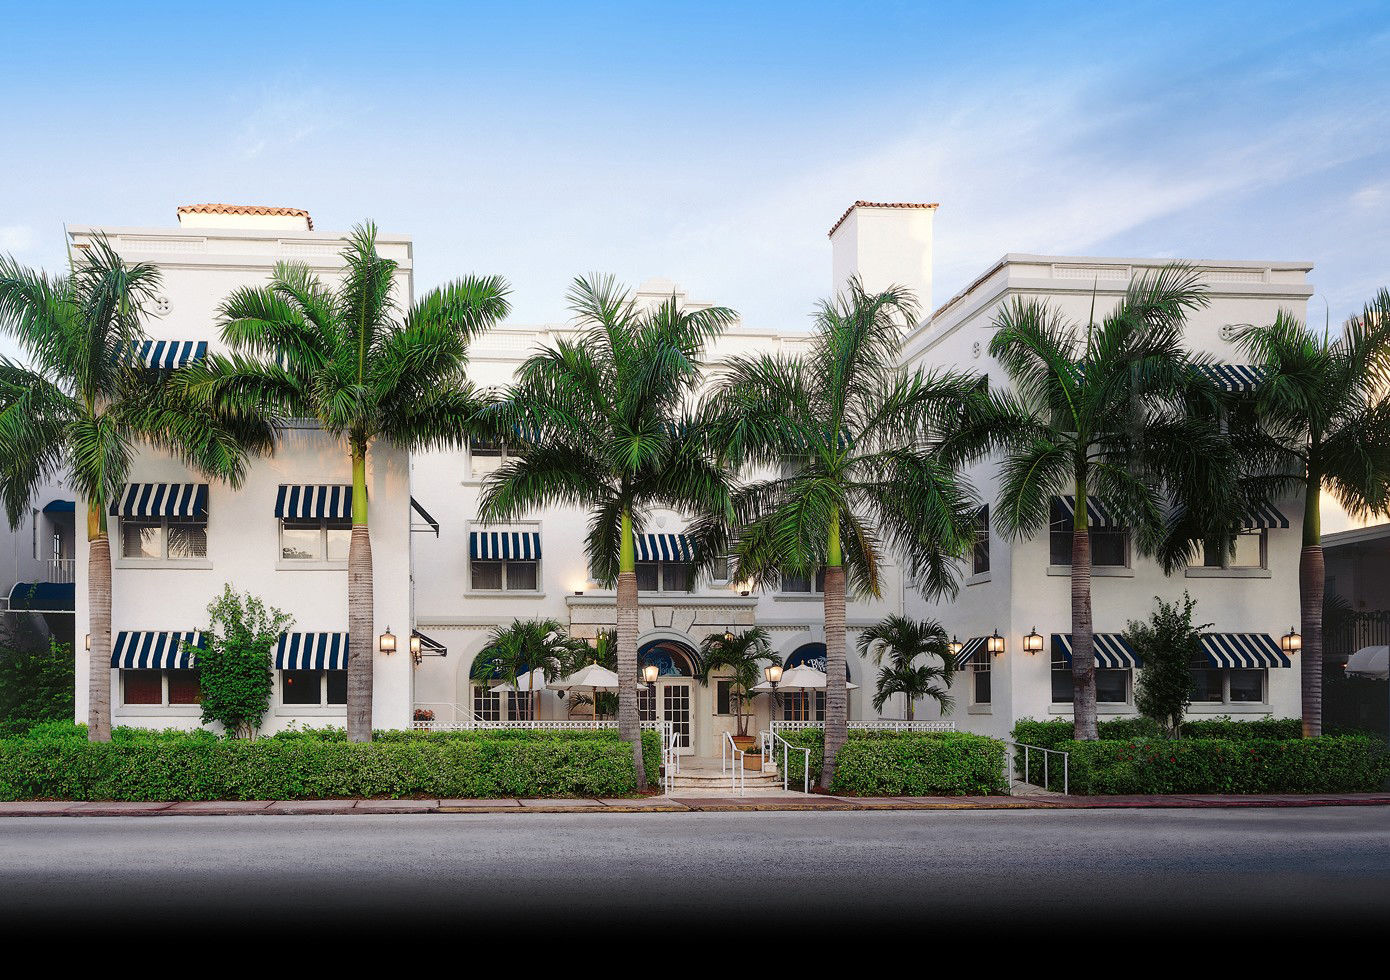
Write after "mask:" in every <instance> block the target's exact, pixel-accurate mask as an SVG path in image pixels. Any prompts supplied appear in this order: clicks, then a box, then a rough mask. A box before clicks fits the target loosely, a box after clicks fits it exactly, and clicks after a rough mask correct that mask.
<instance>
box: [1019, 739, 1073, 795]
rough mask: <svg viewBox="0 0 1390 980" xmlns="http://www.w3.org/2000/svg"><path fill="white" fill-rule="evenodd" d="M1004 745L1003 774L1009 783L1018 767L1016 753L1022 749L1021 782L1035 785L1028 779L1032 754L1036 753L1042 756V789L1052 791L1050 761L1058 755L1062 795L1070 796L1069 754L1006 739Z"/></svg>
mask: <svg viewBox="0 0 1390 980" xmlns="http://www.w3.org/2000/svg"><path fill="white" fill-rule="evenodd" d="M1004 745H1005V746H1006V748H1005V749H1004V767H1005V768H1004V774H1005V776H1006V777H1007V778H1008V780H1009V782H1011V783H1012V782H1013V781H1014V771H1015V769H1016V767H1017V765H1018V752H1019V749H1022V750H1023V781H1024V782H1025V783H1028V784H1029V785H1036V784H1035V783H1033V780H1032V779H1031V778H1030V777H1031V775H1032V772H1031V767H1032V766H1033V765H1035V763H1034V762H1033V753H1034V752H1037V753H1040V754H1041V755H1042V770H1043V774H1042V777H1043V781H1042V788H1043V789H1046V790H1050V789H1052V764H1051V760H1052V756H1054V755H1060V756H1061V757H1062V795H1063V796H1067V795H1070V793H1071V755H1070V754H1069V753H1067V752H1063V751H1062V750H1061V749H1045V748H1043V747H1042V746H1041V745H1028V744H1026V743H1023V742H1010V741H1008V740H1007V739H1006V740H1005V741H1004Z"/></svg>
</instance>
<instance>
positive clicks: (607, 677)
mask: <svg viewBox="0 0 1390 980" xmlns="http://www.w3.org/2000/svg"><path fill="white" fill-rule="evenodd" d="M546 687H548V688H551V689H552V690H556V691H568V690H570V689H571V688H576V687H578V688H583V689H584V690H586V691H616V690H617V689H618V675H617V674H615V673H613V671H611V670H609V669H608V668H607V667H600V666H599V665H598V664H589V666H587V667H584V668H581V669H580V670H576V671H575V672H574V673H573V674H570V675H569V676H568V677H562V678H560V679H559V680H558V681H551V682H550V683H549V684H547V685H546Z"/></svg>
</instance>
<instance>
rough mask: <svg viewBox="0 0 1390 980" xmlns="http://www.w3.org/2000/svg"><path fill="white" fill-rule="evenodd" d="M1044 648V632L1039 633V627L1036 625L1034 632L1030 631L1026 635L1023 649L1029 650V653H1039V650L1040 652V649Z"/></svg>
mask: <svg viewBox="0 0 1390 980" xmlns="http://www.w3.org/2000/svg"><path fill="white" fill-rule="evenodd" d="M1042 648H1043V638H1042V634H1041V633H1039V632H1038V628H1037V627H1036V626H1034V627H1033V632H1031V633H1029V634H1028V635H1027V636H1025V637H1024V638H1023V649H1024V651H1025V652H1027V653H1037V652H1039V651H1040V650H1042Z"/></svg>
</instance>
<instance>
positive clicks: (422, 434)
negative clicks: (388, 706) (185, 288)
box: [187, 223, 509, 742]
mask: <svg viewBox="0 0 1390 980" xmlns="http://www.w3.org/2000/svg"><path fill="white" fill-rule="evenodd" d="M376 239H377V230H376V226H375V225H373V224H371V223H368V224H365V225H359V226H357V227H356V228H354V229H353V231H352V234H351V235H350V236H349V238H348V241H347V245H346V246H345V247H344V249H343V252H342V256H343V260H344V263H345V266H346V268H345V270H344V272H343V277H342V282H341V284H340V285H339V286H337V287H336V288H330V287H329V286H327V285H325V284H324V283H323V281H322V280H321V279H320V278H319V277H318V275H317V274H315V273H314V272H313V271H312V270H311V269H310V268H309V267H308V266H307V265H304V264H302V263H297V262H282V263H280V264H279V265H277V266H276V267H275V271H274V273H273V274H272V275H271V280H270V284H269V285H267V286H256V287H244V288H241V289H238V290H235V291H234V292H233V293H232V294H231V295H230V296H228V297H227V299H226V300H225V301H224V302H223V303H222V306H221V311H220V315H221V323H222V339H223V341H224V342H225V343H226V344H227V345H228V346H229V347H231V348H232V351H233V353H232V354H231V355H230V356H214V357H209V358H208V359H207V361H206V362H204V364H202V365H200V366H199V367H197V368H196V369H194V370H192V371H190V372H189V376H188V378H187V387H188V390H189V391H190V392H191V393H192V394H193V395H194V396H195V397H196V398H198V399H199V400H201V401H204V402H206V403H207V404H210V405H214V406H218V407H219V408H221V409H222V410H223V411H226V412H234V413H236V414H237V415H238V416H244V417H248V418H268V419H270V420H272V421H274V422H275V423H276V424H277V425H281V424H283V423H284V421H285V420H286V419H288V418H303V419H311V420H313V421H314V422H316V423H317V424H318V425H319V426H320V427H321V428H322V429H323V431H324V432H325V433H327V434H328V435H329V436H330V437H332V438H334V439H337V440H340V442H341V445H342V449H343V451H344V453H346V454H347V456H348V457H349V458H350V459H351V462H352V538H351V542H350V544H349V546H348V577H347V608H348V691H347V730H348V738H349V739H351V740H352V741H357V742H369V741H371V738H372V680H373V676H372V675H373V660H374V652H375V650H376V644H375V642H374V640H375V634H376V629H375V627H374V623H373V609H374V605H373V578H372V548H371V535H370V531H369V526H368V518H367V465H368V454H369V452H370V451H371V447H372V446H373V445H375V444H376V443H377V441H378V440H383V439H384V440H388V441H390V442H391V443H392V444H394V445H396V446H399V447H402V448H404V449H408V450H417V449H424V448H432V447H439V446H450V445H455V446H456V445H462V444H463V443H464V441H465V440H466V439H467V436H468V434H469V431H470V428H469V423H470V420H471V419H472V417H473V415H474V413H475V412H476V411H477V409H478V407H479V405H480V404H481V399H480V398H479V396H478V394H477V393H476V392H475V390H474V388H473V386H472V385H471V384H470V383H469V381H468V379H467V377H466V375H465V367H466V365H467V363H468V344H469V341H470V340H471V339H472V338H473V337H474V336H475V335H476V334H477V333H479V332H480V331H483V330H485V329H487V328H488V327H489V326H491V325H492V324H494V323H496V322H497V321H498V320H500V319H502V318H503V317H505V316H506V315H507V312H508V309H509V307H508V304H507V292H508V287H507V284H506V282H505V281H504V280H503V279H501V278H498V277H495V276H488V277H473V276H469V277H465V278H463V279H458V280H455V281H454V282H451V283H449V284H448V285H445V286H442V287H440V288H438V289H435V290H432V291H430V292H429V293H427V294H425V295H424V296H423V297H421V298H420V299H419V300H417V301H416V302H415V303H414V304H412V305H411V306H409V307H408V308H403V307H402V305H401V302H400V298H399V297H398V296H397V295H396V292H395V273H396V263H395V262H394V261H392V260H391V259H386V258H382V256H381V255H380V254H378V252H377V249H376Z"/></svg>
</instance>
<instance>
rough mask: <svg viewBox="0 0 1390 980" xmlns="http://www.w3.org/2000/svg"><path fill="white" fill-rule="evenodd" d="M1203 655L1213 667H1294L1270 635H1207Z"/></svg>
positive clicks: (1204, 640) (1203, 637)
mask: <svg viewBox="0 0 1390 980" xmlns="http://www.w3.org/2000/svg"><path fill="white" fill-rule="evenodd" d="M1202 653H1203V654H1204V655H1205V656H1206V658H1207V663H1209V664H1211V665H1212V666H1213V667H1292V666H1293V663H1292V662H1291V661H1290V660H1289V655H1288V654H1287V653H1285V652H1284V651H1283V650H1281V649H1279V643H1278V641H1277V640H1275V639H1274V637H1272V636H1270V635H1269V634H1268V633H1203V634H1202Z"/></svg>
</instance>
